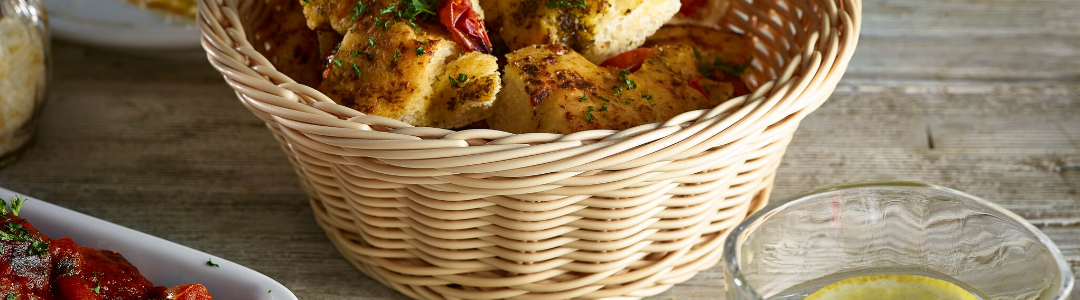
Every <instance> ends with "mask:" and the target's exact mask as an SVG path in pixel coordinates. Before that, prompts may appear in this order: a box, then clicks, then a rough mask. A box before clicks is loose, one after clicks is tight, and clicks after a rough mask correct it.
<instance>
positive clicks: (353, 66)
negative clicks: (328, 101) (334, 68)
mask: <svg viewBox="0 0 1080 300" xmlns="http://www.w3.org/2000/svg"><path fill="white" fill-rule="evenodd" d="M349 64H351V65H352V69H353V71H356V77H364V73H362V72H360V68H358V67H356V63H349Z"/></svg>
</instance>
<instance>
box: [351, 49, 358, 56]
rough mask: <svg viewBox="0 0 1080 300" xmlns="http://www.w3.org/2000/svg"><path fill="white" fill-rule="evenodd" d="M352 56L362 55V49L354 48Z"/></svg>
mask: <svg viewBox="0 0 1080 300" xmlns="http://www.w3.org/2000/svg"><path fill="white" fill-rule="evenodd" d="M352 56H353V57H357V56H360V50H353V51H352Z"/></svg>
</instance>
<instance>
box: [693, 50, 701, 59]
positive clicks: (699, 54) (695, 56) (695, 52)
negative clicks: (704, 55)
mask: <svg viewBox="0 0 1080 300" xmlns="http://www.w3.org/2000/svg"><path fill="white" fill-rule="evenodd" d="M690 49H693V50H694V58H697V59H698V60H701V52H698V51H697V47H690Z"/></svg>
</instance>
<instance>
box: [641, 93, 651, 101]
mask: <svg viewBox="0 0 1080 300" xmlns="http://www.w3.org/2000/svg"><path fill="white" fill-rule="evenodd" d="M641 98H642V99H645V100H652V94H641Z"/></svg>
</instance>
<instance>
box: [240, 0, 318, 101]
mask: <svg viewBox="0 0 1080 300" xmlns="http://www.w3.org/2000/svg"><path fill="white" fill-rule="evenodd" d="M270 4H271V5H272V6H271V7H272V8H271V9H272V10H273V11H272V13H271V14H270V15H271V16H272V18H269V19H266V20H264V22H263V24H262V25H261V26H255V27H254V28H256V30H255V31H254V34H253V37H254V41H255V42H254V43H253V44H254V45H255V48H256V50H258V51H259V53H262V54H263V56H265V57H266V59H268V60H270V63H272V64H274V68H276V69H277V70H278V71H280V72H281V73H283V74H285V75H286V76H289V78H292V79H293V80H295V81H296V82H298V83H300V84H304V85H308V86H318V85H319V82H320V81H321V80H322V77H321V75H320V71H321V70H322V66H323V65H322V64H323V62H324V61H325V58H326V56H321V55H320V54H319V53H320V52H319V49H318V42H317V38H316V34H315V33H314V32H313V31H311V30H310V29H308V27H307V26H306V21H305V19H304V14H303V13H302V12H301V7H300V4H299V3H297V2H296V0H273V1H271V2H270ZM331 47H332V46H331Z"/></svg>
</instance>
